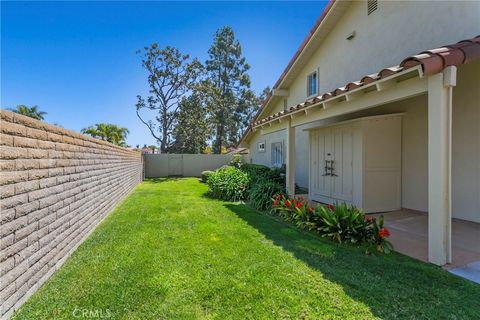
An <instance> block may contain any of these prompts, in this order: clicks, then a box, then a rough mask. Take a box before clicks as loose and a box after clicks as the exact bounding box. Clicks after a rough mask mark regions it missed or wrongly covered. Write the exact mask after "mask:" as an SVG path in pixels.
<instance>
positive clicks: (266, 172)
mask: <svg viewBox="0 0 480 320" xmlns="http://www.w3.org/2000/svg"><path fill="white" fill-rule="evenodd" d="M240 170H242V171H243V172H245V173H247V174H248V176H249V177H250V180H251V182H252V186H253V185H255V184H256V181H257V180H261V179H267V180H272V181H275V182H276V183H278V184H280V185H282V186H284V185H285V167H281V168H273V169H272V168H269V167H267V166H264V165H261V164H253V163H244V164H242V165H241V166H240Z"/></svg>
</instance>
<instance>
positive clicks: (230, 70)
mask: <svg viewBox="0 0 480 320" xmlns="http://www.w3.org/2000/svg"><path fill="white" fill-rule="evenodd" d="M208 54H209V59H208V60H207V61H206V69H207V72H208V83H209V84H210V85H211V86H212V88H211V89H210V97H209V99H210V100H211V101H210V103H209V104H208V105H209V113H210V115H211V122H212V125H213V126H214V131H215V139H214V142H213V152H214V153H220V152H221V150H222V146H225V145H233V144H236V143H237V142H238V140H239V138H240V134H241V130H242V127H243V125H244V122H245V121H244V118H245V117H246V114H248V109H249V106H250V105H251V103H252V102H251V99H252V97H254V96H255V95H254V94H253V93H252V91H251V90H250V77H249V75H248V73H247V72H248V70H249V69H250V66H249V65H248V64H247V62H246V60H245V58H244V57H243V55H242V47H241V45H240V42H239V41H238V40H236V39H235V35H234V33H233V30H232V28H230V27H228V26H227V27H223V28H221V29H219V30H218V31H217V32H216V33H215V38H214V42H213V45H212V47H211V48H210V50H209V51H208Z"/></svg>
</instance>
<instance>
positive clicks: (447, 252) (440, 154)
mask: <svg viewBox="0 0 480 320" xmlns="http://www.w3.org/2000/svg"><path fill="white" fill-rule="evenodd" d="M455 81H456V67H448V68H446V69H445V70H444V72H443V73H438V74H435V75H432V76H430V77H428V260H429V261H430V262H432V263H434V264H437V265H444V264H446V263H449V262H451V261H452V242H451V236H452V225H451V223H452V202H451V197H452V196H451V189H452V177H451V166H452V88H453V86H455Z"/></svg>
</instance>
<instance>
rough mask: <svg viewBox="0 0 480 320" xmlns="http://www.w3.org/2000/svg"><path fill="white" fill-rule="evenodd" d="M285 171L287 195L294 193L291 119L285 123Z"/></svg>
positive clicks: (293, 128)
mask: <svg viewBox="0 0 480 320" xmlns="http://www.w3.org/2000/svg"><path fill="white" fill-rule="evenodd" d="M286 140H287V141H286V144H287V159H286V165H287V168H286V170H287V172H286V184H287V185H286V188H287V193H288V195H289V196H291V197H293V196H294V195H295V127H292V125H291V120H290V119H289V120H288V123H287V139H286Z"/></svg>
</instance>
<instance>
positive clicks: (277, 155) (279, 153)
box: [272, 142, 283, 167]
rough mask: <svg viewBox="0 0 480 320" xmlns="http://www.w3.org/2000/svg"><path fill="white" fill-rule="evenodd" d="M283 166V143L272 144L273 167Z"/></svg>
mask: <svg viewBox="0 0 480 320" xmlns="http://www.w3.org/2000/svg"><path fill="white" fill-rule="evenodd" d="M282 165H283V143H282V142H275V143H272V166H274V167H281V166H282Z"/></svg>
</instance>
